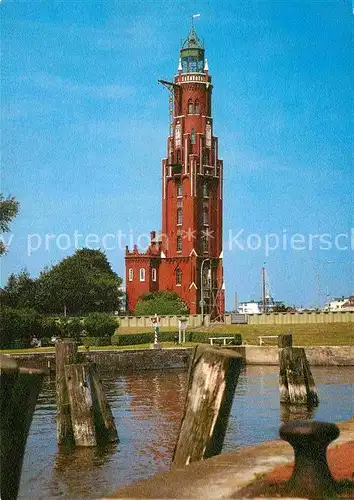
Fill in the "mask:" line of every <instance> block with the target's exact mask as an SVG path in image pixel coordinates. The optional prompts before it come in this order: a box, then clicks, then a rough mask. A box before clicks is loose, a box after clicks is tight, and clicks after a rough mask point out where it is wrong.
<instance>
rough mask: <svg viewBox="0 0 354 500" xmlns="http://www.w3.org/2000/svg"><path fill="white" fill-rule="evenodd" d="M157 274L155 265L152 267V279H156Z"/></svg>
mask: <svg viewBox="0 0 354 500" xmlns="http://www.w3.org/2000/svg"><path fill="white" fill-rule="evenodd" d="M156 275H157V273H156V269H155V267H153V268H152V269H151V279H152V281H156Z"/></svg>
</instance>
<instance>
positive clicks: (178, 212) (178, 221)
mask: <svg viewBox="0 0 354 500" xmlns="http://www.w3.org/2000/svg"><path fill="white" fill-rule="evenodd" d="M182 218H183V212H182V208H177V225H178V226H181V225H182Z"/></svg>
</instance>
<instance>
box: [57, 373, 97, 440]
mask: <svg viewBox="0 0 354 500" xmlns="http://www.w3.org/2000/svg"><path fill="white" fill-rule="evenodd" d="M65 378H66V385H67V390H68V400H69V403H70V416H71V424H72V430H73V434H74V439H75V444H76V445H77V446H96V445H97V439H96V431H95V415H94V409H93V400H92V387H91V379H90V371H89V365H88V364H87V363H81V364H72V365H65Z"/></svg>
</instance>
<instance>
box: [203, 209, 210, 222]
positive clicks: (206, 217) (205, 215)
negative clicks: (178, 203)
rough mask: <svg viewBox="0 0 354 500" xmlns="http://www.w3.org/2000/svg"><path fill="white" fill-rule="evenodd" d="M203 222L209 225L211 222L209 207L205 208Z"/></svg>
mask: <svg viewBox="0 0 354 500" xmlns="http://www.w3.org/2000/svg"><path fill="white" fill-rule="evenodd" d="M203 224H204V225H208V224H209V210H208V207H204V208H203Z"/></svg>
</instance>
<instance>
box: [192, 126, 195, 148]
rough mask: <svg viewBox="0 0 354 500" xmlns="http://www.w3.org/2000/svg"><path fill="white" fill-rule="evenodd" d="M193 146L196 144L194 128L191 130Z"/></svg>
mask: <svg viewBox="0 0 354 500" xmlns="http://www.w3.org/2000/svg"><path fill="white" fill-rule="evenodd" d="M191 144H195V130H194V128H192V130H191Z"/></svg>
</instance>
